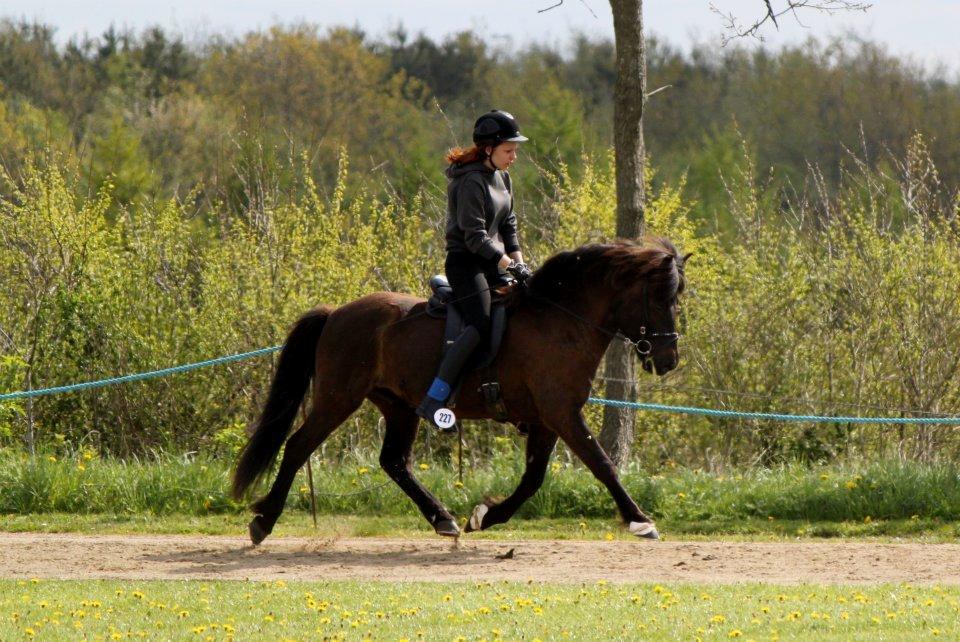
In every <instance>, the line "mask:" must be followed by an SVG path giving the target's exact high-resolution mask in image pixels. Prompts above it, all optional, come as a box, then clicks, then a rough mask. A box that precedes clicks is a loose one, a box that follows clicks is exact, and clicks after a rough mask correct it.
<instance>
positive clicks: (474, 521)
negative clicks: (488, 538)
mask: <svg viewBox="0 0 960 642" xmlns="http://www.w3.org/2000/svg"><path fill="white" fill-rule="evenodd" d="M489 510H490V507H489V506H487V505H486V504H480V505H478V506H477V507H476V508H474V509H473V514H472V515H470V521H468V522H467V527H466V531H467V532H468V533H472V532H473V531H479V530H483V517H484V516H485V515H486V514H487V511H489Z"/></svg>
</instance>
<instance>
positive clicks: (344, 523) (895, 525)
mask: <svg viewBox="0 0 960 642" xmlns="http://www.w3.org/2000/svg"><path fill="white" fill-rule="evenodd" d="M521 461H522V458H521V457H519V453H517V452H515V451H506V452H504V453H503V456H502V457H500V458H498V459H497V460H495V462H494V463H492V464H490V465H489V466H487V467H485V468H481V469H468V470H467V471H466V474H465V476H464V483H463V484H460V483H459V482H458V481H457V476H456V473H455V472H454V471H453V470H452V469H451V468H450V467H449V466H445V465H438V464H436V463H429V464H428V463H423V464H419V465H417V466H416V467H415V470H416V473H417V476H418V477H419V478H420V479H421V480H422V481H423V483H424V484H425V485H426V486H427V487H428V488H430V489H431V490H432V491H433V492H435V493H436V494H437V496H438V497H439V498H440V499H441V501H443V502H444V503H445V504H446V505H447V506H448V507H449V508H450V509H451V510H452V511H453V512H454V513H455V514H456V515H458V516H459V517H460V518H461V519H462V518H464V517H466V516H467V515H469V514H470V511H471V510H472V508H473V506H475V505H476V504H477V503H478V502H479V501H481V500H482V499H483V498H484V497H486V496H493V497H497V496H504V495H507V494H509V493H510V492H512V490H513V487H514V485H515V484H516V480H517V479H518V478H519V475H520V472H521V471H520V465H521ZM229 465H230V462H228V461H223V460H219V459H208V460H207V459H190V458H183V457H179V458H178V457H162V458H159V459H156V460H134V461H120V460H114V459H100V458H99V457H96V456H94V455H92V454H89V453H82V452H81V453H78V454H75V455H73V456H69V457H64V456H60V457H56V456H52V455H46V456H41V457H38V458H36V459H30V458H28V457H26V456H25V455H23V454H20V453H16V452H13V451H10V450H0V514H2V515H4V516H5V517H4V519H3V520H2V525H0V528H3V529H4V530H24V529H28V528H30V529H37V530H73V531H76V530H85V529H90V530H97V528H100V529H101V530H100V531H99V532H104V530H107V531H109V529H111V528H115V529H117V531H118V532H137V531H138V530H141V529H143V530H148V529H160V531H162V532H211V533H214V532H215V533H226V532H238V531H242V528H243V526H244V525H245V523H246V508H245V506H244V505H243V504H239V503H236V502H234V501H232V500H231V499H230V498H229V497H228V495H227V491H228V489H229V474H230V469H229ZM314 477H315V487H316V489H317V492H318V495H317V507H318V511H319V512H320V514H321V519H320V521H321V525H323V524H324V523H328V522H335V523H337V524H339V525H340V526H338V527H339V528H342V529H345V530H346V531H347V532H345V533H343V534H345V535H360V534H375V535H404V536H406V535H413V534H429V531H427V530H425V528H424V527H425V525H424V523H423V522H422V520H421V518H420V516H419V513H418V512H417V511H416V509H415V508H414V506H413V504H412V503H411V502H410V501H409V499H407V498H406V496H405V495H403V493H402V491H400V489H399V488H397V487H396V486H395V485H394V484H393V483H392V482H390V481H389V480H388V479H387V478H386V476H385V475H384V473H383V472H382V471H381V470H380V469H379V468H378V467H376V466H375V465H374V464H373V463H371V462H369V461H365V460H362V459H361V460H359V461H356V462H355V463H353V464H350V465H341V466H333V465H331V464H329V463H327V462H323V461H319V460H318V461H316V463H315V466H314ZM623 479H624V483H625V485H626V486H627V488H628V489H629V490H630V492H631V493H632V494H633V496H634V497H635V498H636V499H637V501H638V503H639V504H640V505H641V506H642V507H643V508H644V510H646V511H647V512H648V513H649V514H650V515H651V516H653V517H654V519H656V521H657V523H658V525H659V526H660V527H661V530H662V531H663V532H664V533H665V534H666V535H667V536H681V535H682V536H686V537H694V536H709V537H716V536H744V537H771V538H777V537H798V536H799V537H807V536H812V537H862V536H868V537H905V536H909V537H916V536H931V537H937V538H953V537H957V536H958V535H960V466H958V465H954V464H931V465H921V464H916V463H909V462H879V463H874V464H867V465H862V466H854V465H832V466H827V467H814V468H811V467H805V466H800V465H794V466H784V467H781V468H775V469H754V470H745V471H742V472H739V473H734V474H732V475H731V474H708V473H705V472H702V471H699V470H689V469H683V468H671V467H666V468H664V469H663V470H660V471H657V472H656V473H653V474H651V473H650V472H647V471H642V470H638V469H636V468H628V469H627V470H626V471H625V472H624V474H623ZM308 509H309V493H308V488H307V484H306V478H305V475H303V474H301V476H300V477H298V479H297V480H296V482H295V484H294V487H293V489H292V491H291V493H290V496H289V498H288V505H287V512H286V513H285V514H284V516H283V517H282V518H281V521H280V526H281V528H284V527H287V526H291V527H295V528H299V529H300V530H299V532H302V533H305V532H306V531H307V530H312V529H308V528H307V525H306V524H307V520H308V517H307V515H306V511H307V510H308ZM344 515H347V516H352V517H353V518H352V519H342V518H341V517H340V516H344ZM72 516H80V517H72ZM323 516H327V517H328V518H330V517H332V519H324V517H323ZM581 522H584V523H585V524H587V526H586V527H580V523H581ZM617 523H618V520H617V518H616V515H615V511H614V506H613V501H612V499H611V498H610V497H609V495H608V493H607V491H606V489H605V488H603V487H602V486H601V485H600V484H599V483H598V482H597V481H596V480H595V479H593V477H592V476H591V475H590V474H589V472H587V471H585V470H584V469H583V468H582V467H580V466H574V465H570V464H567V463H564V462H555V463H554V464H552V465H551V470H550V471H549V472H548V475H547V480H546V482H545V483H544V486H543V488H542V489H541V490H540V492H539V493H537V495H535V496H534V497H533V499H531V500H530V501H529V502H527V504H525V505H524V507H523V508H522V509H521V511H520V512H519V513H518V515H517V518H515V519H514V520H513V521H512V522H511V523H510V524H509V526H508V527H507V528H504V529H500V531H499V532H500V533H502V534H503V535H504V536H511V534H514V533H528V534H530V535H532V536H537V535H539V534H540V533H544V532H546V533H549V535H548V536H550V537H562V536H566V537H579V536H589V533H599V534H605V533H606V532H610V531H614V532H615V531H616V530H617ZM98 525H99V526H98ZM297 525H299V526H297ZM585 531H588V532H585ZM151 532H157V531H156V530H152V531H151ZM518 536H519V535H518Z"/></svg>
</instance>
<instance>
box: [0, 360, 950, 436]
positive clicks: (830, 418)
mask: <svg viewBox="0 0 960 642" xmlns="http://www.w3.org/2000/svg"><path fill="white" fill-rule="evenodd" d="M281 348H283V346H282V345H279V346H271V347H269V348H260V349H259V350H252V351H250V352H241V353H239V354H232V355H228V356H225V357H218V358H216V359H208V360H206V361H198V362H196V363H188V364H184V365H181V366H174V367H172V368H164V369H162V370H152V371H150V372H139V373H136V374H129V375H124V376H122V377H111V378H109V379H100V380H98V381H87V382H83V383H75V384H71V385H69V386H57V387H55V388H42V389H37V390H22V391H19V392H8V393H4V394H0V401H11V400H14V399H27V398H30V397H42V396H45V395H55V394H60V393H64V392H77V391H80V390H90V389H92V388H102V387H104V386H112V385H116V384H120V383H130V382H133V381H144V380H146V379H156V378H158V377H166V376H169V375H173V374H179V373H181V372H189V371H191V370H198V369H200V368H208V367H210V366H217V365H221V364H224V363H231V362H234V361H243V360H246V359H252V358H253V357H260V356H263V355H267V354H271V353H274V352H277V351H278V350H280V349H281ZM587 402H588V403H594V404H601V405H604V406H614V407H617V408H634V409H636V410H647V411H651V412H667V413H674V414H684V415H700V416H703V417H717V418H724V419H756V420H765V421H806V422H810V423H834V424H910V425H960V417H849V416H834V415H789V414H781V413H773V412H742V411H738V410H717V409H716V408H699V407H696V406H671V405H667V404H660V403H641V402H636V401H620V400H617V399H604V398H602V397H589V398H588V399H587Z"/></svg>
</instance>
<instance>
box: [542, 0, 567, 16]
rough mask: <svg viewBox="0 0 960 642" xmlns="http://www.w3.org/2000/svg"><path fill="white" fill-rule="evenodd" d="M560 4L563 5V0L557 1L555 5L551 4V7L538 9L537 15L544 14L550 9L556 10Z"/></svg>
mask: <svg viewBox="0 0 960 642" xmlns="http://www.w3.org/2000/svg"><path fill="white" fill-rule="evenodd" d="M562 4H563V0H558V2H557V4H552V5H550V6H549V7H547V8H546V9H540V10H539V11H537V13H545V12H547V11H550V10H551V9H556V8H557V7H559V6H560V5H562Z"/></svg>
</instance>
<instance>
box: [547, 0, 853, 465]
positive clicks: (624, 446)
mask: <svg viewBox="0 0 960 642" xmlns="http://www.w3.org/2000/svg"><path fill="white" fill-rule="evenodd" d="M758 1H759V0H758ZM762 2H763V4H764V13H763V14H762V15H761V17H759V18H757V19H756V20H754V21H753V22H752V24H751V25H750V26H742V24H741V23H740V22H739V21H738V20H737V18H736V17H735V16H733V15H732V14H729V15H727V14H722V13H721V15H724V17H725V19H726V20H727V28H728V29H729V30H730V31H731V32H732V33H733V35H732V36H731V37H734V38H737V37H746V36H753V37H759V34H760V30H761V28H762V27H763V26H764V25H765V24H766V23H767V22H772V23H773V24H774V25H775V26H776V27H777V28H779V23H778V22H777V20H778V18H780V17H782V16H784V15H787V14H792V15H794V16H795V17H796V14H797V11H798V10H800V9H815V10H818V11H823V12H827V13H832V12H835V11H840V10H851V9H852V10H859V11H864V10H866V9H867V8H868V7H869V5H868V4H865V3H861V2H852V1H851V0H784V2H782V3H778V5H780V6H779V8H775V7H774V6H773V2H774V0H762ZM562 4H563V0H559V2H558V3H557V4H556V5H553V6H552V7H549V8H550V9H552V8H555V7H558V6H560V5H562ZM610 8H611V9H612V11H613V34H614V41H615V42H616V49H617V79H616V83H615V85H614V101H613V120H614V124H613V132H614V137H613V141H614V142H613V146H614V157H615V168H616V185H617V227H616V229H617V236H618V237H620V238H627V239H635V238H639V237H641V236H642V235H643V227H644V210H643V208H644V197H645V194H644V154H645V149H644V144H643V108H644V103H645V102H646V99H647V93H646V79H647V73H646V49H645V42H644V37H643V0H610ZM711 8H713V10H714V11H716V12H717V13H720V11H719V10H718V9H716V8H715V7H713V5H711ZM604 363H605V372H606V376H607V386H606V392H607V396H608V397H610V398H613V399H625V400H629V401H634V400H635V399H636V396H637V385H636V374H635V371H634V363H633V351H632V350H631V349H630V348H629V347H628V346H627V344H625V343H624V342H621V341H614V342H612V343H611V344H610V348H609V350H607V355H606V357H605V362H604ZM634 415H635V412H634V411H633V410H631V409H627V408H615V407H612V406H607V407H605V408H604V413H603V427H602V428H601V431H600V444H601V445H602V446H603V447H604V449H605V450H606V451H607V453H608V454H609V455H610V457H611V459H613V461H614V462H615V463H616V464H618V465H620V464H623V463H624V462H625V461H626V460H627V458H628V457H629V456H630V445H631V444H632V443H633V423H634Z"/></svg>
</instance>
